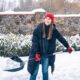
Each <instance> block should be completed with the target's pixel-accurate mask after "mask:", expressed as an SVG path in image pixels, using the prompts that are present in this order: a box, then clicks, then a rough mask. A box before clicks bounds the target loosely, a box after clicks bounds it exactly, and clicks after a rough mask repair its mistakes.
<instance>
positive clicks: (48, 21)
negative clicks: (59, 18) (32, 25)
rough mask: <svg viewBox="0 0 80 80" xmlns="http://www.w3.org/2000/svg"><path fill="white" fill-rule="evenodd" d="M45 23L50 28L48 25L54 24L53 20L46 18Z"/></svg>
mask: <svg viewBox="0 0 80 80" xmlns="http://www.w3.org/2000/svg"><path fill="white" fill-rule="evenodd" d="M44 23H45V24H46V25H47V26H48V25H50V24H51V23H52V21H51V19H50V18H49V17H46V18H45V19H44Z"/></svg>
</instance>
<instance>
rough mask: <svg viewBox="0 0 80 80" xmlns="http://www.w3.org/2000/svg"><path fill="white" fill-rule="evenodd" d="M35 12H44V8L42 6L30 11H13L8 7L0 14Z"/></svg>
mask: <svg viewBox="0 0 80 80" xmlns="http://www.w3.org/2000/svg"><path fill="white" fill-rule="evenodd" d="M36 12H42V13H44V12H46V10H45V9H43V8H37V9H33V10H32V11H25V12H20V11H19V12H14V11H13V10H11V9H9V10H7V11H4V12H0V14H1V15H6V14H8V15H9V14H35V13H36Z"/></svg>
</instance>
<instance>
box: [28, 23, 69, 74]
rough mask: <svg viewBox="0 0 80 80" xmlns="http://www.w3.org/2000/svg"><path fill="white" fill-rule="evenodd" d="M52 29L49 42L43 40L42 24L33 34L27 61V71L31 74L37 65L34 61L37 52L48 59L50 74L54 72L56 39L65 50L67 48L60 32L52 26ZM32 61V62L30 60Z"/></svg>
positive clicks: (66, 43)
mask: <svg viewBox="0 0 80 80" xmlns="http://www.w3.org/2000/svg"><path fill="white" fill-rule="evenodd" d="M53 26H54V29H53V33H52V38H51V39H50V40H47V39H46V38H45V39H44V38H43V37H42V35H43V23H40V24H39V25H38V26H37V27H36V28H35V30H34V32H33V38H32V47H31V51H30V53H29V61H28V67H27V69H28V71H29V72H30V73H31V74H33V73H34V71H35V68H36V66H37V63H38V62H36V61H35V54H36V52H39V53H40V55H41V56H44V57H48V58H49V65H50V66H51V69H52V72H53V70H54V62H55V55H52V54H54V53H55V50H56V39H58V40H59V41H60V42H61V43H62V44H63V45H64V46H65V47H66V48H68V47H69V45H68V42H67V41H66V40H65V38H63V36H62V35H61V34H60V32H59V31H58V30H57V29H56V27H55V25H54V24H53ZM31 59H33V60H31Z"/></svg>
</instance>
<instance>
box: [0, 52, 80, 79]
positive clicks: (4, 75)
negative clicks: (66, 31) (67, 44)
mask: <svg viewBox="0 0 80 80" xmlns="http://www.w3.org/2000/svg"><path fill="white" fill-rule="evenodd" d="M22 59H23V60H24V61H25V60H26V59H27V58H26V57H24V58H22ZM6 62H7V59H6V58H5V59H4V58H2V57H0V80H29V76H30V74H29V73H28V72H27V68H26V67H27V63H26V65H25V67H24V69H23V70H21V71H18V72H12V73H11V72H6V71H2V69H4V68H5V67H6V65H7V64H6ZM49 79H50V80H80V52H73V54H68V53H64V54H57V55H56V61H55V71H54V73H53V75H51V73H50V68H49ZM37 80H42V74H41V66H40V68H39V72H38V76H37Z"/></svg>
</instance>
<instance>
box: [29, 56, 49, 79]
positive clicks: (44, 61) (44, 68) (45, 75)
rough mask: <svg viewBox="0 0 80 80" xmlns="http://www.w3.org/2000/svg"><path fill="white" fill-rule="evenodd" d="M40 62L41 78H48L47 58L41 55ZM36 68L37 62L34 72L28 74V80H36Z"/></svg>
mask: <svg viewBox="0 0 80 80" xmlns="http://www.w3.org/2000/svg"><path fill="white" fill-rule="evenodd" d="M41 64H42V74H43V80H48V66H49V60H48V58H46V57H42V58H41ZM38 69H39V64H38V66H37V68H36V70H35V72H34V74H33V75H31V76H30V80H36V76H37V73H38Z"/></svg>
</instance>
